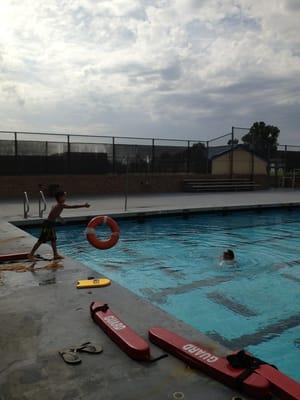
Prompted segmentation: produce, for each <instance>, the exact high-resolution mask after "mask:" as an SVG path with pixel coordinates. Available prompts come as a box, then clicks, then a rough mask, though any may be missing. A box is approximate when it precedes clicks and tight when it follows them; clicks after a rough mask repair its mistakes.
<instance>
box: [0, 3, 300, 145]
mask: <svg viewBox="0 0 300 400" xmlns="http://www.w3.org/2000/svg"><path fill="white" fill-rule="evenodd" d="M299 21H300V0H48V1H45V0H22V1H20V0H0V113H1V114H0V115H1V124H0V129H10V130H33V131H39V130H42V131H52V132H54V131H58V132H91V133H94V134H105V135H107V134H108V135H110V134H112V135H122V136H123V135H132V136H147V137H176V138H179V137H180V138H195V139H207V138H210V137H215V136H219V135H222V134H225V133H227V132H228V131H230V129H231V126H232V125H236V126H249V125H251V124H252V122H254V121H256V120H264V121H266V122H267V123H270V124H274V125H278V126H279V127H280V129H281V132H282V133H281V140H280V141H281V142H282V143H286V142H287V143H300V28H299V27H300V24H299Z"/></svg>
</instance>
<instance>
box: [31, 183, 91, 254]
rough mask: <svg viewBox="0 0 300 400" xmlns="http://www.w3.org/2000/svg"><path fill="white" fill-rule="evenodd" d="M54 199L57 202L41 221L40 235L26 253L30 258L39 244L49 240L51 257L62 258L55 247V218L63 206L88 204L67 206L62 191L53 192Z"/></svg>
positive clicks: (64, 194)
mask: <svg viewBox="0 0 300 400" xmlns="http://www.w3.org/2000/svg"><path fill="white" fill-rule="evenodd" d="M55 199H56V202H57V203H56V204H55V206H53V207H52V209H51V211H50V213H49V215H48V218H47V219H46V220H45V221H44V222H43V225H42V231H41V234H40V237H39V239H38V241H37V242H36V244H35V245H34V246H33V248H32V250H31V252H30V253H29V254H28V258H29V259H30V260H34V259H35V258H34V253H35V252H36V250H37V249H38V248H39V247H40V246H41V244H43V243H46V242H49V241H50V242H51V247H52V250H53V259H54V260H60V259H62V258H63V256H61V255H59V254H58V252H57V247H56V233H55V222H56V220H57V219H58V218H59V217H60V214H61V213H62V211H63V209H64V208H82V207H87V208H88V207H89V206H90V205H89V204H88V203H85V204H79V205H74V206H69V205H68V204H66V203H65V201H66V193H65V192H63V191H59V192H57V193H56V194H55Z"/></svg>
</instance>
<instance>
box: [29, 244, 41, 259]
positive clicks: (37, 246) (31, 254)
mask: <svg viewBox="0 0 300 400" xmlns="http://www.w3.org/2000/svg"><path fill="white" fill-rule="evenodd" d="M41 244H43V243H42V242H41V241H40V240H38V241H37V242H36V244H35V245H34V246H33V248H32V250H31V252H30V253H29V254H28V258H29V259H33V258H34V253H35V252H36V251H37V249H38V248H39V247H40V246H41Z"/></svg>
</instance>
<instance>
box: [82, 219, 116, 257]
mask: <svg viewBox="0 0 300 400" xmlns="http://www.w3.org/2000/svg"><path fill="white" fill-rule="evenodd" d="M102 224H107V225H108V226H109V227H110V229H111V232H112V233H111V236H110V238H109V239H108V240H100V239H98V238H97V236H96V231H95V228H96V227H97V226H99V225H102ZM119 237H120V228H119V225H118V224H117V222H116V221H115V220H114V219H112V218H110V217H107V216H105V217H104V216H99V217H95V218H93V219H91V220H90V222H89V223H88V225H87V233H86V238H87V240H88V241H89V242H90V244H91V245H92V246H94V247H96V248H97V249H100V250H107V249H110V248H111V247H113V246H115V244H116V243H117V242H118V240H119Z"/></svg>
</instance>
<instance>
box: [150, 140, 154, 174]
mask: <svg viewBox="0 0 300 400" xmlns="http://www.w3.org/2000/svg"><path fill="white" fill-rule="evenodd" d="M151 169H152V173H153V172H154V169H155V139H152V149H151Z"/></svg>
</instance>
